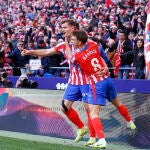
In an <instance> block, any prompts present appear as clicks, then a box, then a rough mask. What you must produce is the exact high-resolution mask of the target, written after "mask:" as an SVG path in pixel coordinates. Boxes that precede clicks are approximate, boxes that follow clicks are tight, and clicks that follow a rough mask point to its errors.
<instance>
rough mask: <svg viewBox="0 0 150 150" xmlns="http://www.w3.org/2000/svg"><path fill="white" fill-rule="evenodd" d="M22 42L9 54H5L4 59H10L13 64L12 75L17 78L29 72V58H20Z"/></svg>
mask: <svg viewBox="0 0 150 150" xmlns="http://www.w3.org/2000/svg"><path fill="white" fill-rule="evenodd" d="M24 47H25V45H24V42H23V41H19V42H18V44H17V48H16V49H15V50H14V51H12V52H11V53H10V54H6V55H5V57H8V58H10V59H12V63H13V67H14V68H13V75H17V76H19V75H20V74H25V73H27V72H28V71H29V59H30V56H22V55H21V48H24Z"/></svg>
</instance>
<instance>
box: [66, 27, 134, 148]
mask: <svg viewBox="0 0 150 150" xmlns="http://www.w3.org/2000/svg"><path fill="white" fill-rule="evenodd" d="M87 39H88V36H87V34H86V32H84V31H81V30H77V31H73V32H72V38H71V42H72V43H73V45H74V47H75V49H80V52H77V53H75V54H73V53H72V51H71V50H70V48H69V46H67V50H68V58H69V60H70V61H71V62H72V63H74V64H75V65H79V66H80V68H81V71H82V72H84V73H85V74H86V75H87V77H88V79H89V81H90V91H89V97H88V103H89V109H90V117H91V121H92V124H93V126H94V129H95V132H96V134H97V137H98V139H99V140H98V141H97V142H96V143H94V144H92V145H90V146H91V147H99V148H106V140H105V137H104V133H103V127H102V123H101V121H100V117H99V113H100V109H101V106H105V105H106V99H108V101H109V102H111V103H112V104H113V105H114V106H115V107H116V108H117V109H118V111H119V112H120V114H121V115H122V116H123V117H124V118H125V120H126V121H127V127H128V128H130V129H135V128H136V126H135V124H134V123H133V121H132V119H131V116H130V114H129V113H128V110H127V108H126V107H125V105H124V104H122V103H121V102H120V100H119V99H118V97H117V92H116V89H115V87H114V84H113V82H112V79H111V78H110V77H109V74H108V73H107V74H106V72H107V70H108V68H107V65H106V63H105V62H104V60H103V59H102V57H101V56H100V53H99V50H98V46H97V45H96V44H94V43H88V42H87ZM66 45H67V43H66ZM97 72H101V75H99V73H97Z"/></svg>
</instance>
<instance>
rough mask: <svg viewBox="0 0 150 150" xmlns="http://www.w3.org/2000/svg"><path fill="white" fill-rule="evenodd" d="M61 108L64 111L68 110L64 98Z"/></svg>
mask: <svg viewBox="0 0 150 150" xmlns="http://www.w3.org/2000/svg"><path fill="white" fill-rule="evenodd" d="M61 110H62V111H63V112H67V111H68V108H67V106H66V105H65V103H64V100H62V104H61Z"/></svg>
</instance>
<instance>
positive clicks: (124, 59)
mask: <svg viewBox="0 0 150 150" xmlns="http://www.w3.org/2000/svg"><path fill="white" fill-rule="evenodd" d="M117 47H118V41H117V42H116V43H115V49H117ZM123 51H124V53H123V54H126V53H127V52H129V51H132V44H131V42H130V41H129V40H125V42H124V43H123ZM125 56H126V55H122V57H121V65H122V66H123V65H128V64H131V63H132V62H133V61H132V60H131V59H130V58H128V57H125Z"/></svg>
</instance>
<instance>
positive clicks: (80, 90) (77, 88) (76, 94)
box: [63, 84, 89, 103]
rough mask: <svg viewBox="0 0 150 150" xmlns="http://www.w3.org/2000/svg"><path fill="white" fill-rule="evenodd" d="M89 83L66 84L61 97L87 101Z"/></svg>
mask: <svg viewBox="0 0 150 150" xmlns="http://www.w3.org/2000/svg"><path fill="white" fill-rule="evenodd" d="M88 94H89V85H88V84H85V85H72V84H68V86H67V89H66V90H65V93H64V96H63V99H64V100H69V101H81V100H82V99H83V101H84V102H86V103H87V102H88Z"/></svg>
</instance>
